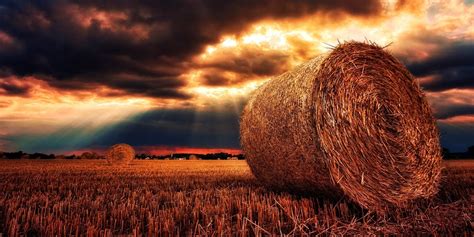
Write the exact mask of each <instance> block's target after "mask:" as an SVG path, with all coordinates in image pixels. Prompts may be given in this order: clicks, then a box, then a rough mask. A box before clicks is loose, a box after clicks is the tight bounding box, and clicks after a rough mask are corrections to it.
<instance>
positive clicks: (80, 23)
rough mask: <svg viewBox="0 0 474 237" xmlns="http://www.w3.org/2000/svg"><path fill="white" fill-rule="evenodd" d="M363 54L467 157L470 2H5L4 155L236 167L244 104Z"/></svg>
mask: <svg viewBox="0 0 474 237" xmlns="http://www.w3.org/2000/svg"><path fill="white" fill-rule="evenodd" d="M349 40H357V41H371V42H375V43H377V44H379V45H381V46H387V48H386V50H388V51H389V52H390V53H392V54H393V55H395V56H396V57H397V58H398V59H399V60H401V61H402V62H403V63H404V64H405V65H406V66H407V68H408V69H409V70H410V71H411V72H412V73H413V75H414V76H415V77H416V80H417V81H418V82H419V84H420V85H421V87H422V88H423V89H424V91H425V93H426V97H427V99H428V101H429V103H430V105H431V107H432V109H433V112H434V114H435V117H436V119H437V125H438V127H439V130H440V136H441V143H442V146H443V147H446V148H448V149H450V150H451V151H464V150H466V149H467V147H468V146H470V145H474V1H472V0H467V1H466V0H465V1H461V0H455V1H451V0H446V1H444V0H443V1H408V0H400V1H385V0H384V1H376V0H363V1H357V0H354V1H342V0H322V1H310V0H295V1H286V0H260V1H250V0H235V1H220V0H209V1H207V0H170V1H98V0H83V1H62V0H57V1H48V0H45V1H22V0H14V1H9V0H6V1H5V0H2V1H0V150H3V151H16V150H23V151H25V152H45V153H64V154H69V153H77V152H82V151H86V150H95V151H99V152H100V151H103V150H104V149H105V148H106V147H108V146H110V145H113V144H115V143H122V142H124V143H128V144H130V145H132V146H134V147H135V149H136V150H137V151H138V152H147V153H153V154H165V153H175V152H193V153H207V152H219V151H224V152H231V153H238V152H239V149H240V146H239V116H240V112H241V111H242V108H243V106H244V105H245V102H246V101H247V99H248V98H249V94H250V93H251V92H252V91H253V90H255V89H256V88H258V86H260V85H261V84H263V83H265V82H266V81H268V80H269V79H270V78H271V77H272V76H276V75H279V74H281V73H283V72H285V71H287V70H291V69H292V68H294V67H295V66H297V65H298V64H300V63H302V62H304V61H306V60H309V59H311V58H313V57H315V56H317V55H318V54H321V53H325V52H328V51H329V50H330V48H331V47H332V46H334V45H337V44H338V42H344V41H349Z"/></svg>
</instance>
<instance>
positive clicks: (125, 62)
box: [0, 0, 381, 98]
mask: <svg viewBox="0 0 474 237" xmlns="http://www.w3.org/2000/svg"><path fill="white" fill-rule="evenodd" d="M380 9H381V6H380V3H379V2H377V1H374V0H371V1H350V2H347V1H342V0H330V1H329V0H323V1H310V0H300V1H286V0H263V1H246V0H241V1H220V0H215V1H204V0H203V1H186V0H183V1H180V0H173V1H132V2H128V1H114V2H111V1H87V0H86V1H62V0H58V1H17V0H16V1H3V2H2V3H0V32H3V33H4V34H5V35H8V37H9V38H11V39H12V40H13V41H14V43H12V45H15V47H14V48H10V49H8V50H2V51H0V68H7V69H8V70H11V71H12V72H13V73H14V74H15V75H17V76H25V75H38V76H40V78H48V82H49V83H50V84H51V85H53V86H56V87H60V88H63V89H75V88H76V89H84V88H90V87H91V86H90V85H88V84H93V85H96V84H98V85H105V86H108V87H111V88H114V89H119V90H123V91H124V92H126V93H127V92H130V93H132V94H136V93H140V94H143V95H146V96H152V97H176V98H187V96H188V95H186V94H184V93H183V92H181V90H180V89H181V88H183V87H184V86H185V83H184V82H183V79H182V78H181V77H180V75H182V74H183V73H185V72H186V71H187V70H189V59H190V58H191V57H192V56H193V55H196V54H197V53H199V52H201V51H202V50H203V48H204V47H205V46H206V45H207V44H210V43H215V42H217V41H218V40H219V38H220V36H221V35H223V34H226V33H239V32H240V31H242V30H244V29H245V28H246V27H247V26H248V25H249V24H251V23H253V22H255V21H258V20H261V19H269V18H272V19H277V18H291V17H301V16H305V15H308V14H312V13H315V12H324V13H347V14H352V15H360V16H367V15H375V14H377V13H379V12H380ZM237 70H247V71H248V70H251V71H252V73H255V74H259V75H260V74H269V73H272V72H274V71H275V69H274V68H272V62H265V61H264V62H261V64H260V65H259V66H257V67H254V68H253V69H247V68H246V67H245V65H244V67H243V68H242V67H238V68H237ZM124 74H125V75H133V76H135V79H134V80H133V83H131V82H130V81H126V82H120V81H121V80H122V79H121V78H120V75H124ZM114 78H115V79H114ZM144 88H146V89H144ZM142 90H143V91H142Z"/></svg>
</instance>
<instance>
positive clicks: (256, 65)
mask: <svg viewBox="0 0 474 237" xmlns="http://www.w3.org/2000/svg"><path fill="white" fill-rule="evenodd" d="M289 60H290V56H289V55H287V54H285V53H282V52H278V51H270V52H269V51H261V50H259V49H244V50H243V52H239V53H238V54H234V52H233V51H226V52H224V53H221V54H220V55H217V56H214V57H213V58H212V59H210V60H208V62H206V63H205V64H201V65H199V67H201V68H206V69H208V70H207V71H206V73H205V74H204V75H202V80H201V82H202V83H203V84H205V85H208V86H231V85H235V84H239V83H242V82H247V81H250V80H255V79H261V77H262V76H273V75H278V74H281V73H283V72H285V71H287V70H288V69H289ZM229 72H230V73H232V74H233V75H234V76H233V77H229V76H228V75H226V73H229Z"/></svg>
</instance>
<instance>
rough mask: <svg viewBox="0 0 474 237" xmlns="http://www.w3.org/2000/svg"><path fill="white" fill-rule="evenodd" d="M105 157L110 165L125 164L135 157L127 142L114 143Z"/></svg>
mask: <svg viewBox="0 0 474 237" xmlns="http://www.w3.org/2000/svg"><path fill="white" fill-rule="evenodd" d="M105 157H106V159H107V162H108V163H109V164H112V165H127V164H129V163H130V162H131V161H132V160H133V159H135V150H134V149H133V147H132V146H130V145H128V144H115V145H113V146H112V147H110V148H109V150H108V151H107V154H106V156H105Z"/></svg>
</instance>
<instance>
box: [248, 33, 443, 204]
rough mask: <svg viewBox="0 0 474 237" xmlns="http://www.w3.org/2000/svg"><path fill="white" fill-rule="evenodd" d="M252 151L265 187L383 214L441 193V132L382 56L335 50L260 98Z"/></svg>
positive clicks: (412, 85)
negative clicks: (323, 196) (330, 197)
mask: <svg viewBox="0 0 474 237" xmlns="http://www.w3.org/2000/svg"><path fill="white" fill-rule="evenodd" d="M240 136H241V145H242V149H243V151H244V153H245V156H246V158H247V162H248V164H249V166H250V168H251V170H252V172H253V173H254V175H255V176H256V177H257V179H259V180H260V181H261V182H263V183H264V184H266V185H268V186H270V187H273V188H277V189H284V190H292V191H301V192H308V191H316V192H320V191H325V192H335V193H345V194H346V195H347V196H349V197H350V198H351V199H353V200H354V201H356V202H357V203H359V204H360V205H361V206H363V207H365V208H367V209H370V210H376V211H381V210H385V209H386V208H387V207H393V206H398V207H400V206H404V205H405V204H406V203H408V202H409V201H411V200H414V199H417V198H424V197H430V196H432V195H433V194H435V193H436V192H437V187H438V182H439V178H440V171H441V165H440V163H441V153H440V151H441V148H440V145H439V137H438V130H437V128H436V126H435V121H434V118H433V116H432V112H431V110H430V107H429V105H428V103H427V101H426V99H425V97H424V95H423V92H422V91H421V89H420V87H419V85H418V84H417V83H416V82H415V80H414V77H413V76H412V75H411V74H410V73H409V72H408V70H407V69H406V68H405V67H404V66H403V65H402V64H401V63H400V62H399V61H398V60H397V59H395V58H394V57H393V56H391V55H390V54H389V53H387V52H385V51H384V50H383V49H382V48H380V47H378V46H376V45H373V44H365V43H358V42H348V43H344V44H341V45H339V46H337V47H335V48H334V49H333V50H332V51H331V52H330V53H328V54H325V55H322V56H319V57H317V58H315V59H312V60H310V61H308V62H306V63H304V64H302V65H300V66H299V67H297V68H295V69H294V70H293V71H290V72H287V73H285V74H283V75H280V76H278V77H276V78H273V79H272V80H270V81H269V82H267V83H266V84H264V85H263V86H261V87H260V88H259V89H257V90H256V91H255V92H254V94H253V95H252V97H251V99H250V100H249V102H248V103H247V105H246V107H245V109H244V111H243V113H242V116H241V125H240Z"/></svg>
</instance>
